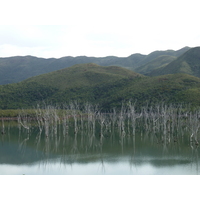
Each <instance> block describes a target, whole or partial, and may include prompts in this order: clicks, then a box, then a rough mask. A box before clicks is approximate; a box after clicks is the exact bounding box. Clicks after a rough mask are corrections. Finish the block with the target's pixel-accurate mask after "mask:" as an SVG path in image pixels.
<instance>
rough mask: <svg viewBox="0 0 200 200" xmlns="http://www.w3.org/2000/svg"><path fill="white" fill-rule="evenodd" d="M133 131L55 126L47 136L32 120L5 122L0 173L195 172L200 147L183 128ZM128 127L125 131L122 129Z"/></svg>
mask: <svg viewBox="0 0 200 200" xmlns="http://www.w3.org/2000/svg"><path fill="white" fill-rule="evenodd" d="M140 123H141V122H138V124H137V125H138V126H137V127H136V129H135V130H134V134H122V131H121V130H119V129H118V128H117V127H116V128H115V129H114V130H113V131H112V132H104V134H99V133H100V130H101V127H98V126H97V125H96V131H95V132H93V131H91V132H87V130H85V131H82V132H81V131H80V132H77V134H74V127H73V126H70V127H69V130H68V134H63V129H62V128H61V127H58V129H57V130H58V131H57V133H56V134H51V135H50V134H49V136H48V137H46V135H45V133H44V131H45V130H43V131H42V132H40V131H38V127H37V126H34V125H32V126H31V127H30V129H29V130H28V129H24V128H19V127H18V124H17V123H14V122H7V123H5V127H4V129H5V131H6V134H1V145H0V174H199V158H198V154H199V148H198V146H197V145H195V144H194V143H191V142H190V140H189V137H188V134H187V132H186V131H185V132H183V133H182V134H181V136H180V134H179V135H178V137H177V134H174V135H175V136H174V135H173V134H169V133H164V134H163V132H162V131H161V130H159V131H155V132H153V131H152V130H150V129H149V131H146V129H144V128H142V126H141V124H140ZM124 131H126V132H127V130H124Z"/></svg>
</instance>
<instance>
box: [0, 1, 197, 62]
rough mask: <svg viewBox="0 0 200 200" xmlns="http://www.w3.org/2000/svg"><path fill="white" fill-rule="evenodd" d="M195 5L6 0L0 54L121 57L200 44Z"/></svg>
mask: <svg viewBox="0 0 200 200" xmlns="http://www.w3.org/2000/svg"><path fill="white" fill-rule="evenodd" d="M198 8H199V1H198V0H162V1H161V0H56V1H54V0H52V1H46V0H34V1H33V0H29V1H27V0H18V1H16V0H6V1H5V2H3V3H2V4H1V12H0V17H1V19H3V20H1V23H0V57H9V56H16V55H22V56H24V55H33V56H37V57H44V58H50V57H55V58H60V57H63V56H82V55H86V56H95V57H103V56H110V55H114V56H122V57H126V56H129V55H131V54H133V53H142V54H148V53H150V52H152V51H154V50H167V49H173V50H178V49H180V48H182V47H184V46H189V47H195V46H200V27H199V10H198Z"/></svg>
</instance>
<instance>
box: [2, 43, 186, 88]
mask: <svg viewBox="0 0 200 200" xmlns="http://www.w3.org/2000/svg"><path fill="white" fill-rule="evenodd" d="M188 49H189V47H185V48H182V49H180V50H178V51H173V50H167V51H155V52H152V53H150V54H149V55H142V54H132V55H130V56H128V57H116V56H107V57H100V58H97V57H86V56H78V57H71V56H67V57H63V58H59V59H55V58H50V59H44V58H37V57H33V56H15V57H8V58H0V85H5V84H9V83H17V82H20V81H22V80H25V79H27V78H30V77H33V76H38V75H41V74H45V73H49V72H53V71H57V70H59V69H64V68H67V67H71V66H73V65H76V64H84V63H96V64H98V65H101V66H119V67H124V68H127V69H130V70H133V71H134V70H135V69H136V68H138V67H141V66H143V65H146V64H147V63H149V62H151V61H152V60H155V59H156V58H158V57H160V56H175V57H178V56H179V55H181V54H182V53H184V52H186V51H187V50H188ZM138 69H139V68H138ZM147 71H149V70H147Z"/></svg>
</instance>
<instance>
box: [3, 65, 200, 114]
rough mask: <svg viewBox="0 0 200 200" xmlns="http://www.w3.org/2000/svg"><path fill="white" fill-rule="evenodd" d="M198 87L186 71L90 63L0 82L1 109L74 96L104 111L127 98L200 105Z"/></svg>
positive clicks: (68, 99)
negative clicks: (148, 73) (148, 71)
mask: <svg viewBox="0 0 200 200" xmlns="http://www.w3.org/2000/svg"><path fill="white" fill-rule="evenodd" d="M199 88H200V78H198V77H194V76H191V75H187V74H171V75H163V76H157V77H145V76H143V75H140V74H137V73H135V72H133V71H130V70H127V69H124V68H120V67H115V66H112V67H102V66H98V65H96V64H91V63H90V64H82V65H75V66H73V67H69V68H66V69H63V70H59V71H56V72H51V73H49V74H45V75H40V76H37V77H33V78H30V79H27V80H25V81H22V82H20V83H15V84H9V85H4V86H0V109H18V108H24V109H28V108H32V107H33V106H35V105H36V104H37V103H39V104H41V103H43V102H47V103H48V104H62V103H69V102H71V101H74V100H76V101H78V102H79V103H85V102H90V103H92V104H99V105H100V106H101V107H102V108H103V109H104V110H107V111H109V110H110V109H111V108H113V107H120V106H121V103H122V102H128V101H129V100H132V102H137V105H138V106H143V105H146V104H147V103H150V104H156V103H160V102H165V103H190V104H192V105H194V106H200V101H199V99H200V98H199V97H200V92H199Z"/></svg>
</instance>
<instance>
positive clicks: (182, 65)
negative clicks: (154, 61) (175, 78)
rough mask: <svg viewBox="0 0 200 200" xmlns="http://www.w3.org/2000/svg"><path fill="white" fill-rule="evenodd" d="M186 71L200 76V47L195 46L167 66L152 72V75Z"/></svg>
mask: <svg viewBox="0 0 200 200" xmlns="http://www.w3.org/2000/svg"><path fill="white" fill-rule="evenodd" d="M177 73H185V74H190V75H193V76H197V77H200V47H195V48H192V49H190V50H189V51H187V52H186V53H184V54H183V55H182V56H180V57H178V58H177V59H176V60H174V61H172V62H171V63H169V64H168V65H167V66H165V67H161V68H159V69H155V70H154V71H152V72H150V73H149V74H148V75H150V76H158V75H164V74H177Z"/></svg>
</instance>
